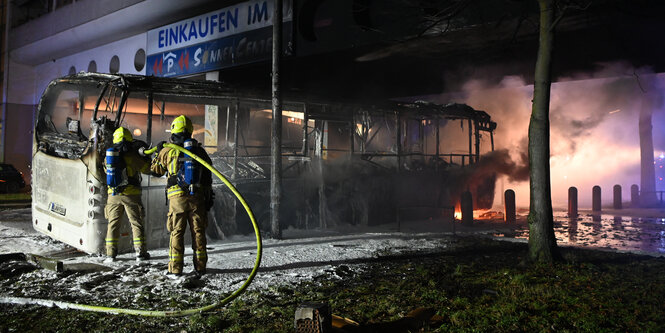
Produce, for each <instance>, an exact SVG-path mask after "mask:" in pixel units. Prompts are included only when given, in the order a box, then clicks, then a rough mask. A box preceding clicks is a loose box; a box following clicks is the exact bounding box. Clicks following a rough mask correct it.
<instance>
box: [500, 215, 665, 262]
mask: <svg viewBox="0 0 665 333" xmlns="http://www.w3.org/2000/svg"><path fill="white" fill-rule="evenodd" d="M579 213H580V214H578V216H577V217H576V218H570V217H568V214H567V212H564V211H555V212H554V233H555V236H556V238H557V244H559V245H574V246H583V247H592V248H602V249H608V250H615V251H620V252H624V251H625V252H635V253H646V254H656V255H663V254H665V210H656V209H643V210H605V211H602V212H601V213H600V214H598V213H596V212H592V211H580V212H579ZM521 220H524V221H525V220H526V216H522V219H521ZM528 234H529V231H528V227H527V226H526V223H518V225H517V226H516V227H515V228H513V230H511V231H508V232H502V231H500V232H497V233H495V234H494V235H495V236H498V237H508V238H517V239H528Z"/></svg>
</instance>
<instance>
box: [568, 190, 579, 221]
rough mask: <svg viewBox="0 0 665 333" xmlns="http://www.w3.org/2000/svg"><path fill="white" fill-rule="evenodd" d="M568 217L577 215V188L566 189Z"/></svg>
mask: <svg viewBox="0 0 665 333" xmlns="http://www.w3.org/2000/svg"><path fill="white" fill-rule="evenodd" d="M568 217H577V188H576V187H574V186H572V187H570V188H569V189H568Z"/></svg>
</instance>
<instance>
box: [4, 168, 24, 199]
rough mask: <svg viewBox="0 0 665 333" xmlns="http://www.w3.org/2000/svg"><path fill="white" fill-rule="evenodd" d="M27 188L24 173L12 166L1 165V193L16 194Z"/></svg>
mask: <svg viewBox="0 0 665 333" xmlns="http://www.w3.org/2000/svg"><path fill="white" fill-rule="evenodd" d="M24 187H25V180H24V179H23V173H22V172H20V171H18V170H16V168H15V167H14V166H13V165H11V164H0V192H5V193H14V192H18V191H19V190H20V189H22V188H24Z"/></svg>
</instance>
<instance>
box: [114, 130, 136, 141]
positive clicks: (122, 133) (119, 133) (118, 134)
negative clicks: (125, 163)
mask: <svg viewBox="0 0 665 333" xmlns="http://www.w3.org/2000/svg"><path fill="white" fill-rule="evenodd" d="M123 140H124V141H127V142H132V141H134V138H133V137H132V133H131V132H129V130H128V129H126V128H124V127H118V129H117V130H115V132H113V144H116V143H120V142H122V141H123Z"/></svg>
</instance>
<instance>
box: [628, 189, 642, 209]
mask: <svg viewBox="0 0 665 333" xmlns="http://www.w3.org/2000/svg"><path fill="white" fill-rule="evenodd" d="M639 206H640V187H639V186H637V184H633V185H630V207H631V208H637V207H639Z"/></svg>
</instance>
